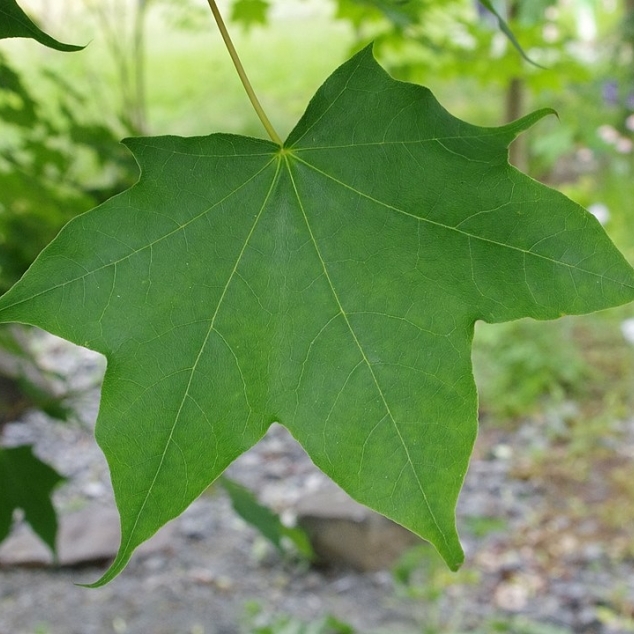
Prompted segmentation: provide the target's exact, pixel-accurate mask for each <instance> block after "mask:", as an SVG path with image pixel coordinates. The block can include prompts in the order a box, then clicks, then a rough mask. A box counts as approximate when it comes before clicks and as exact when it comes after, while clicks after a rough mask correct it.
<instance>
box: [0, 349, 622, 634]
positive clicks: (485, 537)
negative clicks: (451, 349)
mask: <svg viewBox="0 0 634 634" xmlns="http://www.w3.org/2000/svg"><path fill="white" fill-rule="evenodd" d="M41 345H42V351H43V352H42V353H43V355H44V359H45V360H46V361H47V362H50V363H51V364H55V367H56V368H57V369H58V370H59V369H60V368H61V369H62V371H63V372H64V373H66V375H67V376H69V377H70V379H69V381H70V383H71V385H72V387H73V389H77V390H78V391H80V392H82V391H84V392H85V393H84V396H83V397H82V404H81V412H82V418H83V419H84V420H83V422H82V423H76V424H58V423H52V422H51V421H49V420H47V419H46V418H45V417H44V416H43V415H41V414H38V413H31V414H29V415H28V416H27V417H26V419H25V421H24V422H21V423H19V424H12V425H9V426H7V427H6V428H5V441H6V442H7V443H10V444H20V443H24V442H29V443H34V444H35V446H36V452H37V453H38V455H39V456H40V457H41V458H43V459H45V460H47V461H49V462H50V463H51V464H53V465H54V466H55V467H56V468H57V469H58V470H59V471H60V472H61V473H63V474H64V475H66V476H67V477H68V478H69V481H68V483H67V484H65V485H64V486H63V487H61V488H60V489H59V490H58V491H57V492H56V493H55V504H56V507H57V508H58V509H59V511H60V513H66V512H70V511H71V510H73V509H77V508H78V507H80V506H82V505H85V504H86V503H87V502H92V503H95V502H98V503H103V504H108V503H111V491H110V485H109V480H108V474H107V469H106V464H105V460H104V458H103V456H102V455H101V453H100V451H99V449H98V448H97V446H96V444H95V443H94V440H93V438H92V424H93V421H94V418H95V416H96V411H97V406H98V392H97V390H96V389H89V388H90V386H91V385H95V384H96V383H97V382H98V377H99V376H100V373H101V372H102V371H103V365H102V362H101V360H100V359H99V358H97V357H95V356H94V355H91V354H88V353H87V352H79V351H77V350H70V349H69V348H68V346H66V345H65V344H61V343H59V342H57V341H56V340H54V339H45V340H43V342H42V344H41ZM630 428H631V429H630ZM628 429H630V431H631V433H629V436H628V435H627V434H624V435H623V438H624V439H625V440H624V444H623V445H622V446H620V447H619V448H618V449H619V452H620V455H628V456H630V457H631V455H634V454H633V453H632V450H633V449H634V425H630V426H629V428H628ZM538 442H539V437H538V429H537V426H536V425H534V424H527V425H526V426H524V427H522V428H520V429H519V430H517V431H515V432H502V431H499V430H487V429H486V428H485V429H484V430H483V431H482V433H481V437H480V439H479V442H478V447H477V448H476V452H475V457H474V460H473V461H472V464H471V467H470V470H469V474H468V476H467V481H466V484H465V489H464V491H463V494H462V496H461V501H460V504H459V529H460V531H461V535H462V537H463V539H464V546H465V551H466V554H467V561H466V564H465V566H464V568H463V570H462V571H461V572H460V573H459V574H458V576H453V575H452V574H451V573H448V572H446V571H445V570H444V568H442V567H439V566H437V565H436V564H433V565H432V564H429V561H430V560H429V558H426V559H424V561H427V562H428V563H427V567H426V568H424V567H421V568H419V569H417V570H416V572H415V573H414V574H413V576H412V579H411V583H410V584H409V586H408V587H407V588H405V587H403V586H399V585H398V584H395V581H394V578H393V575H392V574H391V573H390V572H389V571H382V572H378V573H371V574H368V573H366V574H363V573H359V572H355V571H352V570H347V569H343V568H339V569H329V570H314V569H310V568H308V567H307V566H306V565H305V564H304V563H302V562H297V561H296V560H293V559H291V558H288V559H285V558H283V557H282V556H280V555H279V554H278V553H277V552H276V551H274V550H273V549H271V548H269V547H268V545H267V544H266V543H265V542H264V541H263V539H262V538H261V537H259V536H258V535H257V534H256V532H255V531H254V530H253V529H252V528H251V527H249V526H247V525H245V524H244V522H242V520H240V519H239V518H238V517H237V516H236V514H235V513H234V512H233V510H232V509H231V507H230V504H229V502H228V500H227V498H226V496H224V495H223V494H222V492H220V491H218V490H215V491H214V490H212V491H211V492H210V493H209V494H205V495H203V496H202V497H201V498H199V499H198V500H197V501H196V502H195V503H194V504H193V505H192V506H191V507H190V508H189V509H188V510H187V511H186V512H185V513H184V514H183V515H182V516H181V517H180V518H178V519H176V520H175V521H174V522H173V524H172V528H171V537H170V546H169V548H167V549H165V550H163V551H160V552H154V553H152V554H147V555H145V556H144V555H140V554H137V555H136V556H135V557H134V558H133V560H132V562H131V563H130V565H129V566H128V568H127V569H126V570H125V571H124V572H123V573H122V574H121V575H120V577H118V578H117V579H115V580H114V581H113V582H112V583H110V584H109V585H107V586H106V587H104V588H99V589H86V588H82V587H78V586H77V585H75V584H78V583H79V584H81V583H90V582H92V581H94V580H96V579H97V578H98V577H99V576H100V575H101V574H102V573H103V572H104V569H105V567H104V566H92V567H87V568H81V569H78V568H75V569H41V568H40V569H38V568H33V569H24V568H4V569H2V570H0V634H93V633H95V634H97V633H99V634H101V633H108V632H115V633H116V634H121V633H134V634H137V633H138V634H162V633H165V634H167V633H169V634H181V633H182V634H230V633H231V634H234V633H235V634H237V633H244V632H254V631H255V629H256V628H255V625H254V621H253V620H251V621H249V619H248V618H247V612H248V610H249V608H248V605H249V604H250V603H253V602H258V603H259V605H260V606H261V610H262V612H261V614H260V617H259V618H261V619H263V618H265V617H266V616H267V615H272V616H271V618H274V617H273V615H277V616H278V617H279V615H280V614H284V613H287V614H290V615H293V616H294V617H297V618H298V619H303V620H305V621H310V620H315V619H318V618H321V617H323V616H324V615H326V614H332V615H334V616H336V617H337V618H338V619H340V620H342V621H345V622H347V623H350V625H352V626H353V627H354V628H355V631H356V632H362V633H366V632H367V633H370V632H373V633H376V632H385V633H390V634H392V633H393V634H398V633H400V632H402V633H414V632H428V633H436V632H438V633H440V632H453V633H455V632H475V631H476V630H477V631H478V632H489V631H491V632H492V631H503V632H517V633H519V634H556V633H560V632H561V633H573V632H574V633H588V634H589V633H593V634H595V633H596V634H621V633H626V632H634V620H633V619H634V559H633V558H632V557H631V555H630V556H629V558H628V557H625V556H624V554H623V553H625V552H630V553H631V552H632V551H634V549H633V548H631V546H630V548H629V550H628V548H625V547H624V544H625V545H627V544H628V543H629V544H631V542H632V535H631V525H632V523H631V519H632V515H633V513H632V512H631V506H629V507H628V500H624V508H625V511H626V514H625V517H627V511H628V510H629V511H630V512H629V517H630V522H629V525H627V526H624V527H623V530H622V531H618V530H617V531H616V532H614V531H613V532H611V533H609V534H606V533H605V532H602V531H601V530H600V529H601V524H600V522H599V521H598V520H597V519H596V518H595V517H593V516H592V515H584V516H583V517H582V518H581V519H580V516H579V515H577V516H575V517H571V516H570V514H568V513H564V512H563V511H564V510H566V508H567V507H566V504H565V502H566V499H567V498H564V496H565V495H567V494H566V492H565V491H563V490H561V489H558V488H557V487H554V486H553V483H551V482H548V481H544V480H540V479H535V478H533V477H531V478H528V477H526V474H522V470H521V468H520V467H521V463H522V460H521V457H522V456H523V455H524V454H526V453H527V452H528V451H529V450H530V449H531V448H534V447H535V445H536V443H538ZM518 465H519V466H518ZM229 475H231V476H232V477H233V478H235V479H236V480H239V481H241V482H243V483H244V484H245V485H247V486H249V487H250V488H251V489H252V490H254V491H255V492H256V493H257V494H258V496H259V497H260V499H262V500H263V501H264V502H266V503H268V504H270V505H271V506H273V507H274V508H276V509H278V510H280V511H282V512H283V513H285V512H288V510H289V509H292V507H293V505H294V504H295V503H296V502H297V500H298V499H300V498H301V497H302V496H303V495H305V494H306V493H307V492H310V491H314V490H316V489H319V488H320V487H321V486H322V485H323V483H324V480H325V476H323V475H322V474H321V473H320V472H319V471H318V470H317V469H316V468H315V467H314V466H313V465H312V463H311V462H310V460H309V459H308V458H307V456H306V455H305V453H304V452H303V450H302V449H301V448H300V447H299V446H298V445H297V443H295V441H294V440H293V439H292V438H291V437H290V435H289V434H288V433H287V432H286V431H285V430H284V429H283V428H282V427H280V426H273V427H272V428H271V430H270V432H269V434H268V435H267V436H266V437H265V438H264V440H263V441H262V442H261V443H260V444H258V445H257V447H255V448H253V449H252V450H251V451H249V452H248V453H246V454H245V455H244V456H242V457H241V458H240V459H239V460H238V461H237V462H236V463H234V464H233V465H232V466H231V468H230V470H229ZM600 477H601V474H600V473H599V472H594V473H591V474H590V479H589V480H588V482H587V487H588V488H589V489H597V488H600V484H601V480H600ZM629 502H630V504H631V501H629ZM493 619H496V622H497V625H494V622H493ZM502 623H503V625H502ZM496 628H497V629H496ZM503 628H506V629H503ZM531 628H532V629H531ZM275 631H280V632H281V629H278V630H275ZM293 631H295V630H293Z"/></svg>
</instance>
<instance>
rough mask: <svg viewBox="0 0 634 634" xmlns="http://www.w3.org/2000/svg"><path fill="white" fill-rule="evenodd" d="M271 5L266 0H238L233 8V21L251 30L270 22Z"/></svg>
mask: <svg viewBox="0 0 634 634" xmlns="http://www.w3.org/2000/svg"><path fill="white" fill-rule="evenodd" d="M268 12H269V3H268V2H265V0H237V2H234V4H233V6H232V7H231V21H232V22H235V23H238V24H241V25H242V26H243V27H244V28H245V29H247V30H248V29H250V28H251V27H252V26H255V25H256V24H266V23H267V21H268Z"/></svg>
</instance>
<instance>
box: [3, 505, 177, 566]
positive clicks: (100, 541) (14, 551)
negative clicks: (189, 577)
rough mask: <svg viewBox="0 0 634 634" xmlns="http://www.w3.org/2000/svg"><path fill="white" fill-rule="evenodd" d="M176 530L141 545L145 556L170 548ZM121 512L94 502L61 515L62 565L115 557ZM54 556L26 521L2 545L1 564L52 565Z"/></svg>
mask: <svg viewBox="0 0 634 634" xmlns="http://www.w3.org/2000/svg"><path fill="white" fill-rule="evenodd" d="M172 534H173V529H172V527H171V526H166V527H164V528H163V529H162V530H160V531H159V532H158V533H157V534H156V535H155V536H154V537H152V538H151V539H150V540H149V541H147V542H146V543H145V544H143V545H142V546H140V547H139V549H138V550H137V553H140V554H141V555H145V556H147V555H149V554H154V553H156V552H160V551H164V550H167V549H168V548H169V546H170V543H171V537H172ZM119 540H120V529H119V515H118V513H117V511H116V509H115V508H113V507H110V506H103V505H98V504H91V505H90V506H87V507H86V508H83V509H82V510H80V511H76V512H74V513H68V514H67V515H62V516H61V517H60V518H59V529H58V534H57V551H58V562H57V563H58V565H61V566H82V565H87V564H92V563H101V562H104V561H110V560H112V559H114V557H115V556H116V554H117V551H118V549H119ZM53 563H54V562H53V555H52V554H51V552H50V550H49V549H48V548H47V547H46V545H45V544H44V542H42V541H41V540H40V539H39V538H38V537H37V535H35V533H33V531H32V530H31V528H30V527H29V526H27V525H26V524H23V525H20V526H18V527H17V528H16V529H15V530H14V531H13V533H12V534H11V535H10V536H9V537H8V538H7V539H6V540H5V541H4V542H2V544H0V566H51V565H53Z"/></svg>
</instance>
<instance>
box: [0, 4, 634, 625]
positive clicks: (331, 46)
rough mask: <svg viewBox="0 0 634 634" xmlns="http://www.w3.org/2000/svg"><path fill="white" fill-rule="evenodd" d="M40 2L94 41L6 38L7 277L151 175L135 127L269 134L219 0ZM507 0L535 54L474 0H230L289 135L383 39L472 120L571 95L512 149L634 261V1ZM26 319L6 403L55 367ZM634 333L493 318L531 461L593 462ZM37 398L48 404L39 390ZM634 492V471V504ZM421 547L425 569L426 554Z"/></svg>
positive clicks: (483, 387)
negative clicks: (40, 365) (327, 88)
mask: <svg viewBox="0 0 634 634" xmlns="http://www.w3.org/2000/svg"><path fill="white" fill-rule="evenodd" d="M22 4H23V6H24V7H25V8H26V9H27V10H29V11H30V13H31V15H33V16H34V17H35V18H36V19H37V20H38V22H39V24H40V25H41V26H43V27H44V28H45V29H46V30H48V31H49V32H51V33H54V34H55V35H56V36H57V37H59V38H61V39H63V40H65V41H72V42H75V43H81V44H83V43H89V45H88V47H87V48H86V49H85V50H84V51H83V52H81V53H75V54H72V55H71V54H61V53H56V52H51V51H49V50H47V49H44V48H43V47H40V46H36V45H33V44H31V43H30V42H26V41H17V40H12V41H4V42H2V43H1V44H0V292H2V291H4V290H6V289H7V288H8V287H9V286H10V285H11V284H12V283H13V282H14V281H15V280H16V279H17V278H18V277H19V276H20V275H21V274H22V272H23V271H24V270H25V269H26V268H27V267H28V266H29V264H30V263H31V261H32V260H33V258H34V257H35V256H36V255H37V253H38V252H39V251H40V250H41V249H42V248H43V247H44V246H45V245H46V244H47V243H48V242H49V241H50V239H51V238H52V237H53V236H54V235H55V234H56V232H57V231H58V230H59V229H60V228H61V226H62V225H63V224H64V223H65V222H66V221H67V220H69V219H70V218H71V217H73V216H74V215H76V214H79V213H82V212H83V211H86V210H88V209H90V208H91V207H93V206H94V205H96V204H99V203H100V202H102V201H103V200H105V199H106V198H107V197H109V196H110V195H112V194H114V193H116V192H118V191H121V190H123V189H124V188H126V187H128V186H129V185H131V184H132V183H133V182H134V181H135V179H136V177H137V168H136V166H135V165H134V162H133V160H132V159H131V157H130V155H129V154H128V153H127V151H126V150H125V149H124V148H123V147H122V146H121V145H120V144H119V143H118V140H119V139H120V138H122V137H123V136H126V135H131V134H139V133H141V134H183V135H197V134H209V133H210V132H215V131H225V132H235V133H240V134H247V135H254V136H260V137H261V136H263V131H262V130H261V129H260V124H259V121H258V120H257V118H256V116H255V115H254V114H253V113H252V111H251V108H250V106H249V104H248V102H247V100H246V97H245V95H244V94H243V89H242V86H241V85H240V83H239V80H238V78H237V77H236V75H235V72H234V70H233V68H232V66H231V64H230V61H229V58H228V56H227V54H226V51H225V50H224V46H223V44H222V42H221V39H220V36H219V35H218V33H217V32H216V29H215V26H214V24H213V22H212V19H211V16H210V13H209V10H208V7H207V6H206V3H205V2H204V0H29V1H28V2H27V1H25V2H23V3H22ZM493 4H494V6H495V8H496V10H497V11H498V12H499V13H500V15H502V16H503V17H504V18H505V19H506V20H507V22H508V24H509V26H510V28H511V29H512V31H513V33H514V34H515V37H516V38H517V40H518V42H519V43H520V44H521V46H522V48H523V50H524V51H525V53H526V55H527V56H528V57H529V58H530V60H532V62H533V63H532V64H531V63H528V62H527V61H526V60H524V59H523V58H522V57H521V56H520V55H519V54H518V52H517V51H516V49H515V48H514V47H513V45H512V44H511V42H510V41H509V40H508V38H507V37H505V36H504V35H503V34H502V33H501V31H500V29H499V28H498V24H497V20H496V18H495V17H494V16H492V14H491V13H489V12H488V11H486V10H485V9H484V8H483V6H482V5H480V4H479V3H478V2H476V1H475V0H227V1H225V2H224V3H221V10H223V13H224V15H226V16H230V23H231V24H230V26H231V28H232V31H233V33H234V37H235V40H236V44H237V48H238V50H239V51H240V53H241V56H242V58H243V62H244V64H245V67H246V68H247V72H248V73H249V75H250V77H251V80H252V82H253V84H254V86H255V89H256V91H257V92H258V94H259V96H260V99H261V101H262V103H263V106H264V108H265V109H266V111H267V113H268V114H269V116H270V118H271V120H272V121H273V123H274V125H275V126H276V128H277V129H278V130H279V131H280V132H281V133H282V134H283V135H284V134H286V133H287V132H289V131H290V129H291V128H292V127H293V126H294V124H295V123H296V121H297V119H298V118H299V117H300V116H301V114H302V112H303V111H304V109H305V107H306V104H307V102H308V100H309V99H310V97H311V96H312V94H313V93H314V92H315V90H316V89H317V88H318V87H319V85H320V84H321V83H322V82H323V81H324V80H325V78H326V77H327V76H328V75H329V74H330V73H331V72H332V70H333V69H334V68H335V67H336V66H337V65H338V64H339V63H341V62H343V61H344V59H345V58H346V57H347V56H348V55H349V54H350V53H352V52H354V51H356V50H358V49H360V48H361V47H363V46H365V45H366V44H368V43H369V42H371V41H374V42H375V54H376V56H377V57H378V59H379V60H380V62H381V63H382V64H383V65H384V66H385V67H386V68H387V69H388V70H389V71H390V73H392V74H393V75H394V76H396V77H397V78H400V79H403V80H407V81H414V82H418V83H424V84H426V85H427V86H429V87H430V88H431V89H432V91H433V92H434V93H435V94H436V96H437V97H438V99H439V100H440V102H441V103H442V104H443V105H444V106H445V107H446V108H447V109H448V110H450V111H451V112H452V113H453V114H455V115H456V116H459V117H461V118H463V119H466V120H467V121H469V122H472V123H476V124H480V125H500V124H502V123H504V122H506V121H509V120H511V119H514V118H517V117H519V116H521V115H522V114H525V113H526V112H528V111H530V110H532V109H536V108H539V107H545V106H548V107H553V108H555V109H556V110H557V111H558V113H559V116H558V117H549V118H548V119H546V120H544V121H542V122H540V123H539V124H538V125H537V126H536V127H535V129H533V130H531V131H529V132H528V133H527V134H525V135H523V137H522V138H520V139H519V140H518V141H516V142H515V143H514V144H513V146H512V148H511V155H510V158H511V162H512V163H513V164H514V165H516V166H517V167H518V168H520V169H522V170H524V171H526V172H527V173H528V174H529V175H531V176H532V177H533V178H536V179H538V180H540V181H543V182H545V183H547V184H549V185H552V186H555V187H557V188H558V189H560V190H562V191H564V193H566V194H567V195H568V196H570V197H571V198H573V199H574V200H576V201H578V202H579V203H580V204H582V205H584V206H585V207H587V208H588V209H589V210H590V211H591V212H592V213H593V214H594V215H595V216H596V217H597V218H598V219H599V220H600V222H601V223H602V224H603V225H604V226H605V228H606V231H607V232H608V233H609V234H610V236H611V237H612V239H613V240H614V241H615V242H616V244H617V246H619V248H620V249H621V250H622V251H623V252H624V254H625V255H626V257H627V258H628V259H629V260H630V262H632V263H634V208H633V202H632V201H634V0H497V1H495V2H493ZM495 265H496V264H495V262H492V263H491V266H495ZM15 333H16V331H15V330H13V331H8V330H4V331H2V333H0V348H1V349H4V351H5V352H6V353H7V354H9V353H10V355H13V357H15V356H16V355H17V356H18V357H20V358H21V359H23V362H22V363H21V364H20V363H18V364H16V363H13V364H10V363H9V364H6V363H5V364H4V366H3V365H2V363H0V374H1V375H3V376H4V377H5V379H6V380H9V381H10V382H9V383H7V382H6V380H5V383H4V384H2V383H0V388H1V389H0V400H5V401H6V400H7V399H8V400H9V401H10V402H9V403H8V405H7V404H5V405H4V406H2V409H0V412H2V411H5V412H8V414H7V417H8V418H6V417H5V419H7V420H8V419H11V418H12V417H13V418H15V417H17V416H19V413H20V411H22V410H23V408H21V407H13V406H12V403H13V401H11V399H16V398H22V397H21V396H15V395H16V394H18V395H23V394H24V392H25V389H26V392H29V389H28V388H25V387H24V385H25V379H24V376H25V375H26V374H27V373H26V372H25V371H24V370H23V369H22V368H24V367H25V363H31V362H32V364H34V365H35V366H37V360H36V359H35V358H34V357H33V355H32V353H31V352H30V351H29V348H28V336H27V337H26V339H25V336H24V333H20V334H18V335H16V334H15ZM25 341H26V343H25ZM633 346H634V309H633V308H632V307H631V306H630V307H627V306H626V307H621V308H619V309H614V310H611V311H605V312H603V313H600V314H595V315H588V316H583V317H575V318H564V319H561V320H559V321H557V322H547V323H535V322H531V321H528V320H522V321H518V322H513V323H508V324H500V325H496V326H491V325H488V324H484V323H480V324H478V325H477V329H476V337H475V344H474V354H473V357H474V367H475V374H476V380H477V383H478V388H479V391H480V396H481V399H480V409H481V419H482V423H483V429H485V430H486V429H487V428H504V429H517V428H518V427H519V426H521V425H522V424H524V422H525V421H527V420H530V421H531V424H533V425H534V427H535V429H536V430H537V432H538V435H539V436H540V442H539V446H538V447H537V448H536V450H535V452H534V455H532V456H530V457H529V459H530V460H529V462H530V461H532V462H531V463H530V464H528V465H527V464H526V462H523V463H522V469H523V470H524V471H525V472H527V473H531V472H534V473H537V472H539V471H540V470H541V472H544V470H546V471H547V470H548V469H549V468H551V467H550V465H552V464H553V461H552V460H551V461H548V460H547V459H545V457H544V456H547V455H557V456H558V460H557V461H556V462H557V465H556V466H557V469H558V472H557V477H558V478H560V477H562V474H561V470H562V469H564V471H565V469H566V468H568V467H569V470H568V472H566V473H567V475H566V476H565V477H568V478H569V479H572V480H575V479H579V480H580V479H582V478H583V477H585V475H587V465H588V464H590V463H591V461H592V460H593V458H597V456H598V454H599V453H600V452H601V451H603V450H604V449H605V448H606V447H607V446H610V443H609V442H607V441H608V440H609V441H610V442H613V443H618V438H619V435H620V434H621V433H624V432H623V425H622V424H621V423H622V422H623V421H624V420H627V419H631V418H632V411H633V407H634V402H633V401H634V390H632V384H633V380H634V348H633ZM2 354H5V353H0V361H2ZM5 356H6V355H5ZM25 360H26V361H25ZM9 366H10V367H9ZM7 368H8V369H7ZM16 368H17V369H16ZM29 372H30V374H28V376H29V377H32V376H33V372H32V371H29ZM28 381H30V382H35V384H36V385H37V386H39V385H40V384H39V383H38V380H36V379H32V378H28ZM7 385H9V386H10V387H7ZM16 385H17V387H16ZM14 388H15V389H14ZM38 389H39V392H38V393H40V394H41V388H40V387H38ZM31 392H32V393H35V392H34V391H33V390H31ZM44 400H45V401H46V402H47V403H48V404H49V405H48V406H49V408H50V399H48V400H47V399H46V398H45V399H44ZM23 401H24V399H23ZM23 401H20V402H23ZM25 402H26V403H27V405H28V404H33V403H35V405H36V406H40V407H42V404H39V405H38V401H37V398H33V399H31V400H29V399H26V401H25ZM13 404H15V403H13ZM60 415H65V410H62V411H61V412H60ZM0 424H1V423H0ZM606 439H607V440H606ZM562 447H563V451H564V454H562V453H561V452H562ZM562 455H565V456H568V458H565V457H562ZM580 457H582V459H583V460H584V461H585V462H584V464H585V465H586V467H584V466H583V465H582V466H580V462H579V460H580V459H581V458H580ZM599 457H600V456H599ZM531 470H532V471H531ZM619 473H620V472H619ZM621 475H622V474H621ZM621 475H619V474H617V473H615V474H614V479H615V481H619V482H620V481H621V480H623V478H622V477H621ZM617 476H618V477H617ZM619 478H620V480H619ZM621 484H622V483H621ZM615 486H616V485H615ZM619 486H620V485H619ZM615 491H616V489H615ZM616 493H618V491H617V492H616ZM616 493H615V495H616ZM631 494H632V491H631V487H629V488H627V491H626V493H625V495H627V496H629V498H630V499H628V502H629V503H631ZM620 499H622V498H619V497H618V495H617V496H616V497H615V500H614V503H613V504H614V505H618V504H619V500H620ZM613 511H614V508H606V510H605V513H606V516H607V515H609V514H610V513H612V512H613ZM632 551H633V552H634V547H633V548H632ZM403 566H404V567H403V568H402V570H401V574H402V577H403V583H404V584H405V585H407V583H409V581H408V580H409V579H410V577H411V575H412V573H411V571H410V570H409V568H407V565H405V564H403ZM434 574H436V573H434ZM438 574H440V573H438ZM439 583H440V582H439ZM440 585H442V583H441V584H440ZM335 629H336V628H335ZM262 631H268V630H266V629H263V630H262ZM320 631H321V630H320ZM337 631H338V630H337ZM342 631H343V630H342ZM496 631H506V630H503V629H500V630H496ZM515 631H519V630H515ZM527 631H528V630H527Z"/></svg>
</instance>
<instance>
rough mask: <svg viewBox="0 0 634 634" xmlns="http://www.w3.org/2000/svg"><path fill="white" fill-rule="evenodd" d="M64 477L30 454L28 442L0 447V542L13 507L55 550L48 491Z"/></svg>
mask: <svg viewBox="0 0 634 634" xmlns="http://www.w3.org/2000/svg"><path fill="white" fill-rule="evenodd" d="M63 481H64V478H63V477H62V476H61V475H59V473H57V471H55V470H54V469H53V468H52V467H50V466H49V465H47V464H45V463H44V462H42V461H41V460H40V459H39V458H38V457H37V456H35V455H33V451H32V448H31V447H30V446H28V445H22V446H20V447H11V448H2V447H0V542H1V541H2V540H3V539H4V538H5V537H7V535H8V534H9V530H10V529H11V524H12V522H13V512H14V510H15V509H22V510H23V511H24V519H25V520H26V521H27V522H28V523H29V524H30V525H31V528H33V530H34V531H35V533H36V534H37V535H39V536H40V538H41V539H42V540H43V541H44V542H45V543H46V545H47V546H48V547H49V548H50V549H51V550H52V551H53V553H55V536H56V535H57V517H56V515H55V509H54V508H53V504H52V503H51V499H50V496H51V492H52V491H53V489H54V488H55V487H56V486H57V485H58V484H60V482H63Z"/></svg>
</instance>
